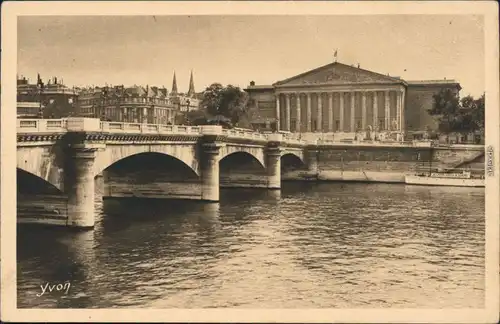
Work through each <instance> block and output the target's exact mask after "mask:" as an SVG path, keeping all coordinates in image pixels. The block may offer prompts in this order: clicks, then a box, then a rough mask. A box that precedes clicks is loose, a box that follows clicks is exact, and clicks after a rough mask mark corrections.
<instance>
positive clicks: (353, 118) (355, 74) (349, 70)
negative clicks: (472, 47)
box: [245, 62, 461, 138]
mask: <svg viewBox="0 0 500 324" xmlns="http://www.w3.org/2000/svg"><path fill="white" fill-rule="evenodd" d="M444 88H449V89H453V90H454V91H457V93H458V91H460V89H461V87H460V85H459V83H458V82H456V81H454V80H430V81H405V80H402V79H401V78H399V77H393V76H388V75H383V74H380V73H375V72H371V71H367V70H364V69H361V68H359V67H354V66H349V65H345V64H342V63H338V62H334V63H330V64H327V65H325V66H321V67H319V68H316V69H313V70H310V71H307V72H305V73H302V74H299V75H297V76H294V77H291V78H288V79H285V80H283V81H278V82H276V83H274V84H272V85H256V84H255V83H254V82H253V81H252V82H251V83H250V86H249V87H248V88H247V89H245V90H246V91H247V92H248V93H249V97H250V102H251V105H252V106H253V108H254V109H255V111H257V115H258V118H257V120H256V124H258V125H259V126H260V127H261V128H268V129H273V130H275V129H279V130H281V131H290V132H300V133H332V134H334V133H339V134H342V135H343V136H344V137H352V138H354V137H355V136H356V135H357V134H358V136H359V135H360V134H366V133H367V130H370V132H378V133H385V134H393V135H394V134H400V135H402V134H405V133H408V132H410V133H411V132H417V131H421V130H424V129H426V128H431V129H432V128H435V127H437V124H436V122H435V119H434V118H433V117H432V116H429V115H428V113H427V109H428V108H430V107H431V105H432V95H433V94H435V93H437V92H439V91H440V90H441V89H444ZM361 136H362V137H364V136H365V135H361ZM398 137H399V136H398ZM394 138H395V136H394Z"/></svg>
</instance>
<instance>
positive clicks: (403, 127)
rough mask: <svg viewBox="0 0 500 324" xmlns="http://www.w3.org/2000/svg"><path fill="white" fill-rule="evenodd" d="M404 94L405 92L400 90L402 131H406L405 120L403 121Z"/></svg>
mask: <svg viewBox="0 0 500 324" xmlns="http://www.w3.org/2000/svg"><path fill="white" fill-rule="evenodd" d="M405 96H406V93H405V92H404V91H402V92H401V131H402V132H403V136H404V133H405V131H406V121H405Z"/></svg>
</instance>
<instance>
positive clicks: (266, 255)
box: [17, 183, 485, 308]
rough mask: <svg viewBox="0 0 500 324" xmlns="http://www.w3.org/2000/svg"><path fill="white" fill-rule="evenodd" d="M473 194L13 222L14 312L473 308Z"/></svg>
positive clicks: (116, 212)
mask: <svg viewBox="0 0 500 324" xmlns="http://www.w3.org/2000/svg"><path fill="white" fill-rule="evenodd" d="M484 196H485V194H484V189H482V188H478V189H476V188H439V187H419V186H405V185H401V184H358V183H305V184H304V183H284V187H283V188H282V191H281V193H280V192H274V191H266V190H245V189H241V190H239V189H238V190H235V189H233V190H222V191H221V201H220V203H219V204H204V203H200V202H172V201H170V202H169V201H155V202H151V201H139V200H126V201H116V200H111V201H106V204H105V205H104V206H105V207H104V208H103V204H102V202H101V199H100V198H98V199H97V210H98V213H99V216H98V217H99V218H98V221H97V224H96V227H95V230H93V231H88V232H70V231H68V230H67V229H54V228H39V227H26V226H21V227H19V229H18V270H17V275H18V278H17V284H18V299H17V301H18V307H20V308H33V307H47V308H112V307H131V308H203V307H244V308H292V307H293V308H322V307H325V308H326V307H328V308H347V307H349V308H358V307H359V308H368V307H370V308H377V307H384V308H386V307H391V308H403V307H404V308H408V307H418V308H420V307H428V308H445V307H446V308H455V307H456V308H464V307H477V308H480V307H484V291H485V287H484V261H485V251H484V240H485V234H484V226H485V222H484V218H485V210H484ZM64 283H69V285H67V287H69V288H68V291H67V293H65V291H64V290H59V291H58V290H57V289H53V290H52V291H51V292H49V291H48V289H47V291H46V292H45V293H44V294H41V293H42V289H41V287H40V286H41V285H42V286H45V285H46V284H49V286H51V287H53V285H57V284H61V285H62V284H64ZM56 287H57V286H56ZM60 287H61V286H59V288H60ZM37 295H39V296H37Z"/></svg>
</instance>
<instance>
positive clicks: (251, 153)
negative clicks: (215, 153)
mask: <svg viewBox="0 0 500 324" xmlns="http://www.w3.org/2000/svg"><path fill="white" fill-rule="evenodd" d="M235 157H237V158H238V159H244V157H247V158H251V159H253V160H256V161H258V162H259V164H260V165H261V166H262V167H263V168H264V169H265V168H266V162H265V159H264V148H262V147H241V146H233V145H227V146H225V147H223V148H221V151H220V155H219V163H220V162H222V161H223V160H225V159H226V158H231V159H234V158H235ZM251 159H250V160H251ZM250 160H248V161H250Z"/></svg>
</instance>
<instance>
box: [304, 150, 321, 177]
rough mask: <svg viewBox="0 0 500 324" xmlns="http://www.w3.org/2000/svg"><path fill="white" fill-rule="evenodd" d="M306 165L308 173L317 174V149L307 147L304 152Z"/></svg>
mask: <svg viewBox="0 0 500 324" xmlns="http://www.w3.org/2000/svg"><path fill="white" fill-rule="evenodd" d="M306 153H307V154H306V165H307V170H308V172H309V173H313V174H318V171H319V167H318V163H319V161H318V155H319V151H318V150H316V149H308V150H307V152H306Z"/></svg>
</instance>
